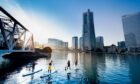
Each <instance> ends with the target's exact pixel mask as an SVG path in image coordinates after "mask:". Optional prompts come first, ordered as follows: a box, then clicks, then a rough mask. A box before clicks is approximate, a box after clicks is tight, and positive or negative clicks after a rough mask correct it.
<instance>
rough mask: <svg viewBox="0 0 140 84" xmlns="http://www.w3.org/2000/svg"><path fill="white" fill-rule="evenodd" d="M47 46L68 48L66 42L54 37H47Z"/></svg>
mask: <svg viewBox="0 0 140 84" xmlns="http://www.w3.org/2000/svg"><path fill="white" fill-rule="evenodd" d="M48 46H50V47H51V48H52V49H68V42H64V41H62V40H59V39H55V38H48Z"/></svg>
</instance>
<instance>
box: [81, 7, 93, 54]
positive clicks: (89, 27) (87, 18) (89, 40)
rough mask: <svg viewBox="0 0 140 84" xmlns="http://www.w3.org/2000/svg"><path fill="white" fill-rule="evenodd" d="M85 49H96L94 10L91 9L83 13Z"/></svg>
mask: <svg viewBox="0 0 140 84" xmlns="http://www.w3.org/2000/svg"><path fill="white" fill-rule="evenodd" d="M82 37H83V50H86V51H87V50H95V48H96V39H95V30H94V21H93V12H91V11H90V10H89V9H88V11H87V12H85V13H84V14H83V33H82Z"/></svg>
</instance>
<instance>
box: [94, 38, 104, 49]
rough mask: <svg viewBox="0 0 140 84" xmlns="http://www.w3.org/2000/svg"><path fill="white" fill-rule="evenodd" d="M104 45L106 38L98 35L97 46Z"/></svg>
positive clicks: (101, 47)
mask: <svg viewBox="0 0 140 84" xmlns="http://www.w3.org/2000/svg"><path fill="white" fill-rule="evenodd" d="M103 47H104V39H103V37H102V36H98V37H96V48H100V49H103Z"/></svg>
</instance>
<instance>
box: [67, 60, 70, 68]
mask: <svg viewBox="0 0 140 84" xmlns="http://www.w3.org/2000/svg"><path fill="white" fill-rule="evenodd" d="M67 65H68V67H67V69H70V60H68V62H67Z"/></svg>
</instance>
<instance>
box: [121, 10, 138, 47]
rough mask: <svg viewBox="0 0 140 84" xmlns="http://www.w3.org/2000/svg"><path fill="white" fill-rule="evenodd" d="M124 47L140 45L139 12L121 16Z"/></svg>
mask: <svg viewBox="0 0 140 84" xmlns="http://www.w3.org/2000/svg"><path fill="white" fill-rule="evenodd" d="M122 23H123V30H124V37H125V43H126V47H127V48H128V49H131V48H136V47H140V12H139V13H135V14H130V15H124V16H123V17H122Z"/></svg>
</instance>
